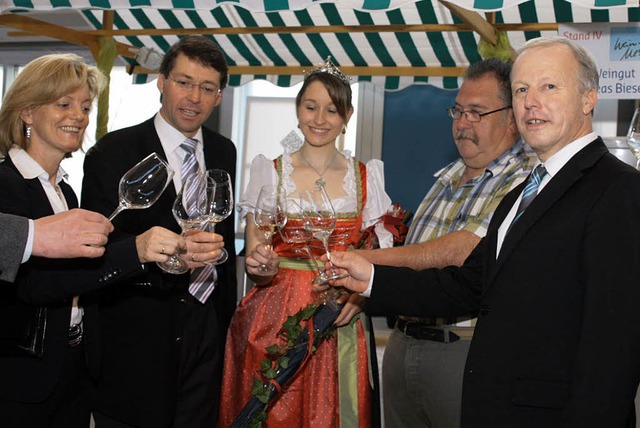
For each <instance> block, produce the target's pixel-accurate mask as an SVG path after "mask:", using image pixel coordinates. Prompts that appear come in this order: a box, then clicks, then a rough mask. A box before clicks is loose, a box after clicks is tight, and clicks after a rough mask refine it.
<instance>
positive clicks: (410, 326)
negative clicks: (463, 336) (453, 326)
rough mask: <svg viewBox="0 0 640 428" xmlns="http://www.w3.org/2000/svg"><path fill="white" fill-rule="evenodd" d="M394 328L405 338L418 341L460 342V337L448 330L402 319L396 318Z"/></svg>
mask: <svg viewBox="0 0 640 428" xmlns="http://www.w3.org/2000/svg"><path fill="white" fill-rule="evenodd" d="M396 328H397V329H398V330H400V331H401V332H403V333H404V334H406V335H407V336H410V337H413V338H414V339H419V340H432V341H434V342H442V343H451V342H456V341H458V340H460V336H458V335H457V334H455V333H454V332H452V331H450V330H443V329H440V328H438V327H433V326H428V325H424V324H421V323H420V322H417V321H407V320H404V319H402V318H398V320H397V322H396Z"/></svg>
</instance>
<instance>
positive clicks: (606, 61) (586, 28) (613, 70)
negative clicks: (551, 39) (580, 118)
mask: <svg viewBox="0 0 640 428" xmlns="http://www.w3.org/2000/svg"><path fill="white" fill-rule="evenodd" d="M558 35H560V36H563V37H566V38H567V39H570V40H572V41H574V42H576V43H579V44H581V45H582V46H584V47H585V48H587V49H588V50H589V52H591V54H592V55H593V56H594V58H595V59H596V62H597V63H598V67H599V69H600V88H599V89H598V96H599V97H600V98H610V99H638V98H640V24H639V23H629V24H595V23H591V24H560V25H559V26H558Z"/></svg>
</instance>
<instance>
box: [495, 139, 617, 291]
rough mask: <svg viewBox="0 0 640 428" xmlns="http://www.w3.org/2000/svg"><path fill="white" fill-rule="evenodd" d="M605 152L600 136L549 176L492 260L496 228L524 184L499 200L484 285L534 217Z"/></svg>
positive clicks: (538, 216)
mask: <svg viewBox="0 0 640 428" xmlns="http://www.w3.org/2000/svg"><path fill="white" fill-rule="evenodd" d="M607 152H608V151H607V148H606V146H605V145H604V143H603V142H602V139H600V138H598V139H596V140H594V141H593V142H591V143H590V144H588V145H587V146H586V147H585V148H584V149H582V150H580V151H579V152H578V153H576V155H575V156H573V157H572V158H571V159H570V160H569V162H567V163H566V164H565V165H564V166H563V167H562V168H561V169H560V171H558V173H557V174H556V175H555V176H554V177H553V179H552V180H551V181H549V183H547V185H546V186H545V187H544V189H543V190H542V191H541V192H540V194H539V195H538V196H536V198H535V199H534V200H533V201H532V202H531V204H530V205H529V206H528V207H527V209H526V211H525V212H524V213H523V215H522V216H521V217H520V219H519V220H518V221H517V223H516V224H514V225H513V227H512V228H511V230H510V231H509V233H507V235H506V236H505V238H504V241H503V243H502V248H501V249H500V256H499V257H498V258H497V260H496V257H495V254H496V247H497V235H498V228H499V226H500V225H501V224H502V222H503V221H504V219H505V217H506V216H507V214H508V213H509V211H510V210H511V207H512V206H513V204H514V203H515V201H516V199H517V198H518V196H519V195H520V193H522V190H523V188H524V186H525V183H522V184H520V185H519V186H518V187H517V188H516V189H514V190H513V191H512V192H511V193H509V194H508V195H507V196H506V197H505V198H504V200H503V203H502V204H501V205H500V207H499V209H498V210H496V213H495V215H494V227H493V228H492V231H491V235H490V237H489V239H490V242H489V244H490V247H489V248H491V249H492V252H491V253H492V254H491V255H490V257H491V259H490V260H488V265H489V272H488V274H489V275H488V279H489V281H488V282H487V285H490V284H491V283H492V279H493V278H494V277H495V275H496V274H497V273H498V272H499V271H500V269H501V268H502V266H503V264H504V263H505V261H506V260H507V259H508V258H509V256H510V254H511V253H512V252H513V251H515V250H516V249H517V246H518V243H519V242H520V241H521V240H522V239H525V235H526V234H527V232H528V231H529V229H531V228H532V227H533V226H534V225H535V224H536V222H537V221H538V219H540V217H542V216H543V215H544V214H545V213H546V212H547V211H548V210H549V209H550V208H551V207H552V206H553V205H554V204H555V203H556V201H557V200H558V199H560V198H561V197H562V195H564V194H565V193H566V192H567V191H568V190H569V189H570V188H571V186H573V185H574V183H575V182H576V181H578V180H579V179H581V178H582V177H583V175H584V174H585V171H586V170H587V169H589V168H591V167H592V166H593V165H594V164H595V163H596V162H597V161H598V159H600V158H601V157H602V156H604V155H605V154H606V153H607ZM494 261H495V263H494Z"/></svg>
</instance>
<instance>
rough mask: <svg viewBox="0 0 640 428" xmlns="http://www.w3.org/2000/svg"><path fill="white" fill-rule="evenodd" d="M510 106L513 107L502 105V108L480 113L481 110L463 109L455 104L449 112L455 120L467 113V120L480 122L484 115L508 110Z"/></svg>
mask: <svg viewBox="0 0 640 428" xmlns="http://www.w3.org/2000/svg"><path fill="white" fill-rule="evenodd" d="M508 108H511V106H506V107H502V108H499V109H497V110H491V111H488V112H486V113H480V112H478V111H475V110H461V109H459V108H458V107H456V106H453V107H449V108H448V109H447V113H449V116H451V118H452V119H454V120H458V119H460V118H461V117H462V114H465V115H466V116H467V120H468V121H469V122H480V120H481V119H482V118H483V117H484V116H486V115H488V114H493V113H497V112H499V111H502V110H506V109H508Z"/></svg>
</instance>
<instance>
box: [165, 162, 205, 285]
mask: <svg viewBox="0 0 640 428" xmlns="http://www.w3.org/2000/svg"><path fill="white" fill-rule="evenodd" d="M206 202H207V198H206V179H205V176H204V175H201V174H192V175H190V176H189V177H187V179H186V180H185V182H184V183H183V185H182V190H181V191H180V193H178V196H176V199H175V201H174V202H173V207H172V210H171V211H172V213H173V217H174V218H175V219H176V221H177V222H178V224H179V225H180V228H181V229H182V236H183V237H184V236H185V234H186V232H187V230H191V229H201V228H202V226H203V225H204V223H205V221H206V218H205V210H206ZM157 264H158V266H159V267H160V268H161V269H162V270H164V271H165V272H168V273H172V274H176V275H178V274H182V273H185V272H187V271H188V270H189V268H188V267H187V264H186V263H185V262H184V260H182V258H181V257H180V256H179V255H177V254H174V255H173V256H171V257H170V258H169V260H168V261H166V262H157Z"/></svg>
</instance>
